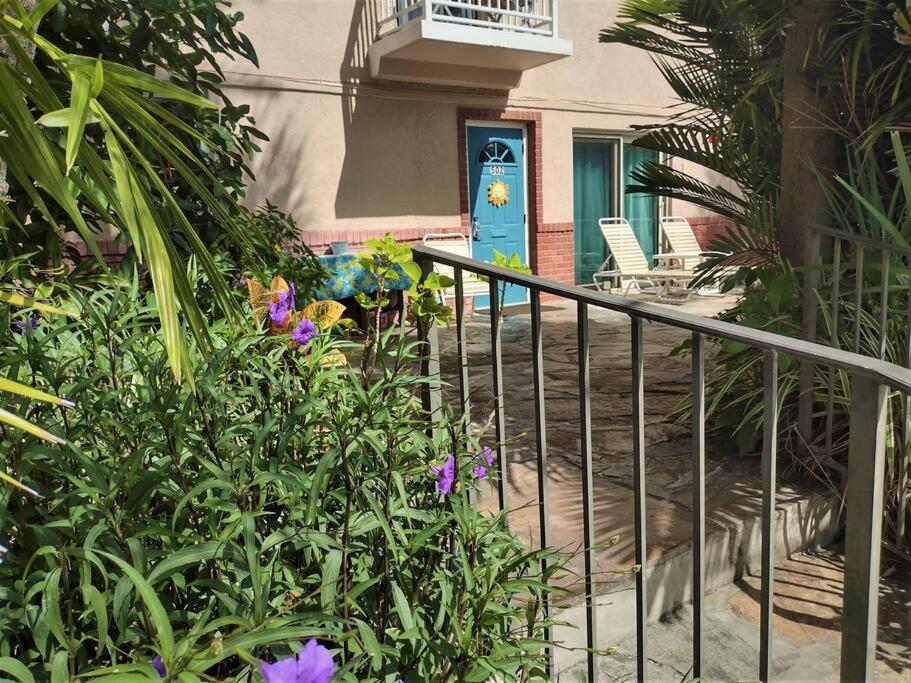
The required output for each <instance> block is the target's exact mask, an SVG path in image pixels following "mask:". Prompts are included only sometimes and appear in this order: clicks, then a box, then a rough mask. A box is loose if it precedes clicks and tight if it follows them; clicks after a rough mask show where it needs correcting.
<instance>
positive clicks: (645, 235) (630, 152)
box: [623, 145, 658, 268]
mask: <svg viewBox="0 0 911 683" xmlns="http://www.w3.org/2000/svg"><path fill="white" fill-rule="evenodd" d="M646 161H658V153H657V152H653V151H652V150H650V149H643V148H642V147H634V146H633V145H624V146H623V216H624V218H626V220H628V221H629V224H630V225H631V226H632V227H633V232H634V233H635V235H636V239H638V240H639V246H640V247H642V252H643V253H644V254H645V260H646V261H648V264H649V266H651V267H653V268H654V266H655V261H654V259H652V257H653V256H654V255H655V253H656V252H657V250H658V249H657V248H658V202H657V200H656V199H655V197H653V196H651V195H647V194H642V193H632V192H628V191H627V190H626V187H627V186H628V185H630V184H633V185H638V184H639V183H637V182H636V181H635V180H633V178H632V173H633V171H635V170H636V169H637V168H638V167H639V166H641V165H642V164H643V163H644V162H646Z"/></svg>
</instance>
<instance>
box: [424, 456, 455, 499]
mask: <svg viewBox="0 0 911 683" xmlns="http://www.w3.org/2000/svg"><path fill="white" fill-rule="evenodd" d="M430 471H431V472H433V473H434V474H435V475H437V491H439V492H440V493H442V494H443V495H444V496H445V495H447V494H448V493H451V492H452V484H453V483H454V482H455V456H452V455H450V456H448V457H447V458H446V462H445V463H443V466H442V467H431V468H430Z"/></svg>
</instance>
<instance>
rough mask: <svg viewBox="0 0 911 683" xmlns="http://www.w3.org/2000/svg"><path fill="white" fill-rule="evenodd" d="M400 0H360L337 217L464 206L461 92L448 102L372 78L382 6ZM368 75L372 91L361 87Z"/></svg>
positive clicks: (352, 31)
mask: <svg viewBox="0 0 911 683" xmlns="http://www.w3.org/2000/svg"><path fill="white" fill-rule="evenodd" d="M393 3H394V0H356V2H355V3H354V13H353V16H352V18H351V25H350V28H349V31H348V39H347V44H346V46H345V58H344V60H343V63H342V66H341V70H340V72H339V80H340V81H341V82H342V89H343V94H342V116H343V117H344V121H343V123H344V136H345V157H344V160H343V163H342V170H341V177H340V179H339V185H338V190H337V193H336V197H335V216H336V218H365V217H373V216H457V215H458V214H459V173H458V162H459V158H458V143H457V135H456V133H457V131H456V125H457V123H456V110H457V104H456V103H457V101H458V98H459V95H458V93H454V92H453V93H450V94H449V95H448V96H446V97H445V100H446V101H445V102H441V101H432V100H430V99H416V98H415V96H414V95H415V91H414V90H409V89H407V88H406V87H402V88H393V87H388V88H382V89H380V88H376V87H374V88H371V87H370V85H369V83H370V76H369V68H368V65H367V48H368V47H369V46H370V43H371V42H372V41H373V38H374V36H375V35H376V30H377V28H376V27H377V21H378V20H379V18H380V17H381V16H382V12H381V8H382V7H384V6H386V5H391V4H393ZM365 83H366V84H367V88H366V90H367V92H366V93H365V92H364V88H361V87H360V86H361V85H362V84H365ZM503 104H504V105H505V97H504V102H503Z"/></svg>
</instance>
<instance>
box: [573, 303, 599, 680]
mask: <svg viewBox="0 0 911 683" xmlns="http://www.w3.org/2000/svg"><path fill="white" fill-rule="evenodd" d="M576 318H577V328H578V332H577V335H578V343H579V445H580V449H581V451H582V537H583V544H584V546H585V547H584V548H583V552H584V559H585V562H584V564H585V579H584V584H585V627H586V628H585V630H586V638H585V642H586V646H587V647H588V679H587V680H589V681H597V680H599V679H598V660H597V659H596V658H595V648H596V647H597V646H598V620H597V616H596V614H595V582H594V579H593V575H594V573H595V500H594V498H595V493H594V481H593V480H594V471H593V469H592V414H591V377H590V374H589V362H590V360H591V358H590V353H591V348H590V346H589V328H588V304H586V303H584V302H582V301H577V302H576Z"/></svg>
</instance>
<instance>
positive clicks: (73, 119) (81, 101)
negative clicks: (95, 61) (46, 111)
mask: <svg viewBox="0 0 911 683" xmlns="http://www.w3.org/2000/svg"><path fill="white" fill-rule="evenodd" d="M72 78H73V89H72V95H71V96H70V107H69V109H70V120H69V126H68V128H69V130H67V133H66V173H69V172H70V169H71V168H73V164H75V163H76V155H77V154H78V152H79V145H81V144H82V135H83V133H84V132H85V122H86V119H88V116H89V100H90V98H89V88H90V87H91V79H90V78H89V76H88V75H86V74H84V73H81V72H76V73H74V74H73V75H72Z"/></svg>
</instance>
